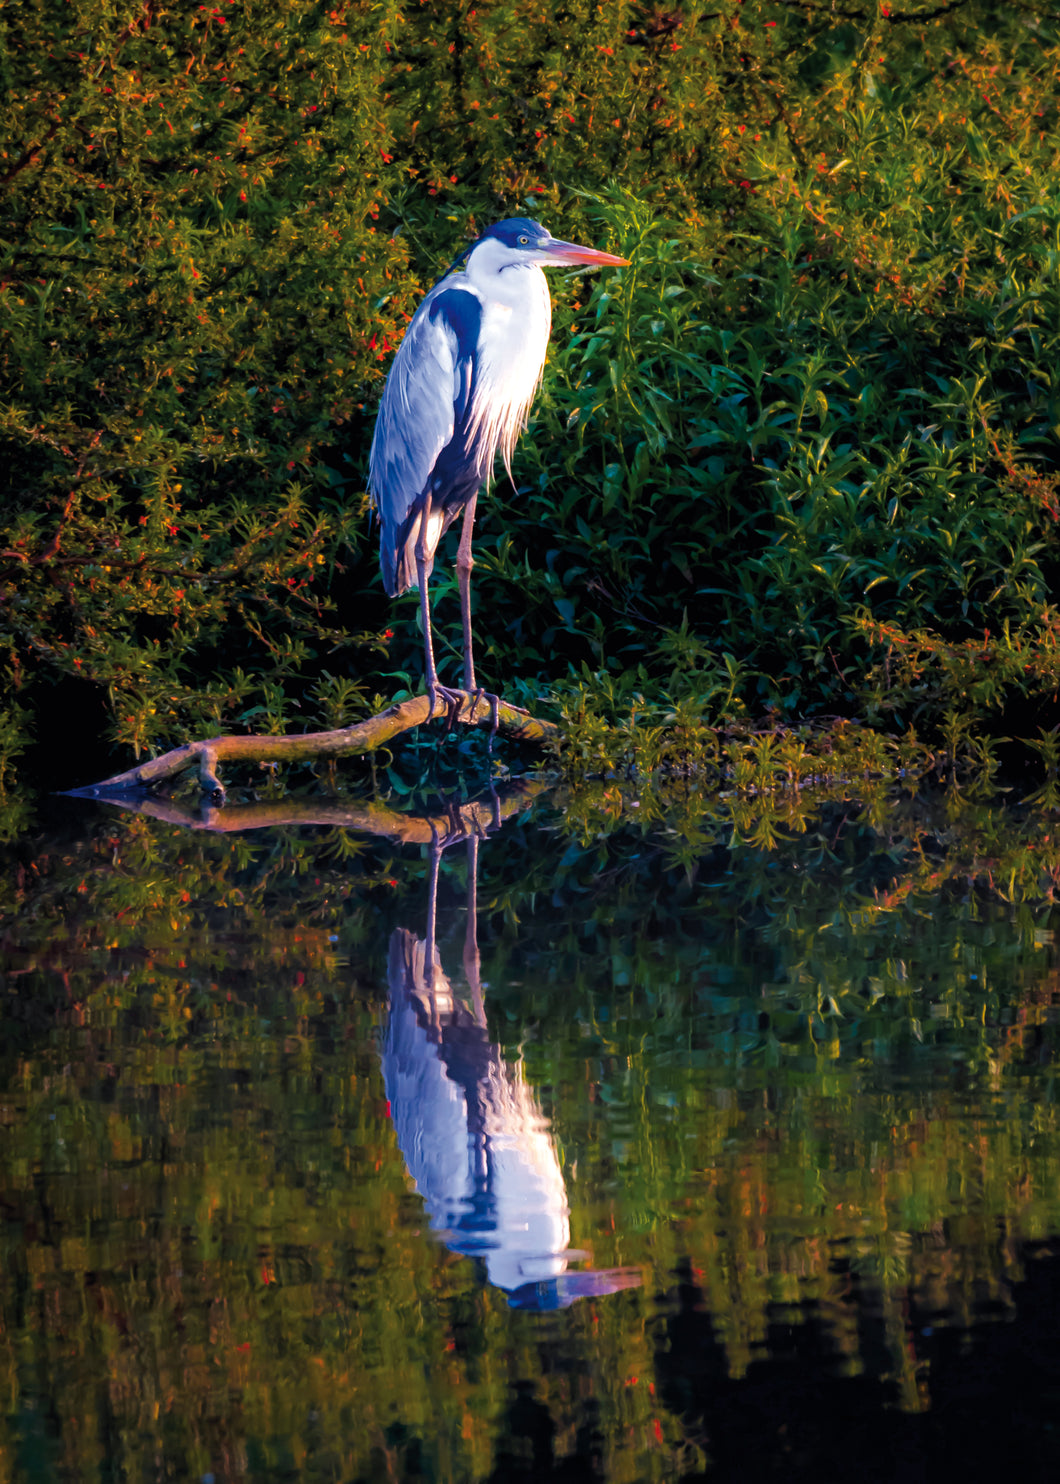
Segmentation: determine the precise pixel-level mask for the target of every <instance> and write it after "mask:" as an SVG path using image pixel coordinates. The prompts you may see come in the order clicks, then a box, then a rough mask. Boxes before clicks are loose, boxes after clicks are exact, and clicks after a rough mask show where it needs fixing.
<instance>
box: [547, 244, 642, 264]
mask: <svg viewBox="0 0 1060 1484" xmlns="http://www.w3.org/2000/svg"><path fill="white" fill-rule="evenodd" d="M540 251H541V254H542V257H543V258H545V255H546V254H547V259H546V262H548V263H557V264H559V263H586V264H588V265H589V266H590V267H593V268H624V267H625V266H626V265H627V263H628V262H629V259H628V258H616V257H615V255H614V253H610V252H599V251H597V249H596V248H595V247H579V246H578V244H577V243H576V242H560V241H558V240H556V239H554V240H553V241H552V242H548V243H546V244H545V245H544V247H542V248H541V249H540Z"/></svg>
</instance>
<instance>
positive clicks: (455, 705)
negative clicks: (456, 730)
mask: <svg viewBox="0 0 1060 1484" xmlns="http://www.w3.org/2000/svg"><path fill="white" fill-rule="evenodd" d="M427 699H428V701H430V703H431V709H430V711H429V712H428V714H427V720H428V721H433V720H434V714H435V712H436V711H437V709H438V702H439V701H441V703H442V709H443V710H444V711H445V714H446V723H447V725H446V730H447V731H451V730H452V727H453V725H454V723H455V722H456V719H457V717H458V716H459V715H460V712H461V711H462V710H463V708H464V706H465V705H466V703H467V700H468V694H467V691H466V690H450V688H449V687H448V686H447V685H440V684H439V683H438V682H437V681H436V682H435V683H434V684H433V685H432V684H431V683H430V681H428V682H427Z"/></svg>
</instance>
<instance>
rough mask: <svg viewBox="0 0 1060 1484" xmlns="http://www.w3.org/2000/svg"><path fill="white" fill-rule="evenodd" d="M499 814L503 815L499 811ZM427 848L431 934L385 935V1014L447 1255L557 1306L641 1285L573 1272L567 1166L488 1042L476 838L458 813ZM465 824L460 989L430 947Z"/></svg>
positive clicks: (401, 1105) (395, 1102)
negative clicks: (444, 867) (449, 855)
mask: <svg viewBox="0 0 1060 1484" xmlns="http://www.w3.org/2000/svg"><path fill="white" fill-rule="evenodd" d="M497 823H499V818H498V819H497ZM454 826H455V828H454V831H453V833H451V834H449V835H448V836H446V837H444V838H442V837H439V836H436V837H435V839H434V841H433V843H432V846H431V853H430V876H429V889H428V906H427V932H426V936H425V937H424V938H419V937H417V936H416V935H415V934H414V933H411V932H409V931H407V930H406V929H405V928H398V929H397V930H396V931H395V932H394V933H393V935H392V937H391V939H390V958H389V966H388V981H389V988H390V1014H389V1018H388V1021H387V1028H386V1035H385V1039H384V1044H383V1058H382V1059H383V1078H384V1081H385V1084H386V1093H387V1098H388V1099H389V1104H390V1114H391V1118H392V1119H393V1123H394V1131H395V1133H396V1134H397V1140H398V1144H399V1146H400V1148H401V1152H402V1154H403V1155H404V1158H405V1163H406V1165H407V1166H408V1171H409V1174H410V1175H411V1177H412V1179H413V1180H414V1181H415V1184H416V1189H417V1190H418V1191H419V1193H420V1195H421V1196H422V1197H423V1201H424V1204H425V1206H426V1208H427V1214H428V1217H429V1220H430V1225H431V1229H432V1230H433V1231H434V1232H435V1233H436V1234H437V1235H438V1236H439V1237H440V1238H441V1240H442V1241H444V1242H445V1244H446V1246H447V1247H449V1248H450V1249H451V1250H452V1251H453V1252H459V1253H463V1254H465V1255H467V1256H471V1257H477V1258H480V1259H482V1261H483V1262H484V1264H485V1268H486V1273H487V1275H488V1278H489V1281H490V1282H491V1283H492V1284H494V1285H495V1286H496V1287H497V1288H500V1289H502V1290H503V1291H504V1292H505V1293H506V1294H507V1296H508V1302H509V1304H510V1305H512V1307H514V1308H524V1309H562V1308H566V1307H567V1306H568V1305H570V1304H572V1303H574V1302H575V1300H576V1299H579V1298H585V1297H588V1296H593V1295H601V1294H607V1293H615V1292H617V1291H618V1290H619V1289H622V1288H633V1287H636V1286H637V1285H638V1284H639V1283H640V1273H639V1272H638V1270H637V1269H635V1268H608V1269H603V1270H593V1269H588V1270H583V1271H571V1270H570V1264H571V1263H572V1262H573V1261H576V1260H577V1259H579V1258H582V1257H584V1256H585V1254H584V1253H579V1252H576V1251H574V1250H572V1249H571V1248H570V1246H569V1242H570V1221H569V1208H568V1205H567V1190H566V1186H565V1184H564V1180H563V1173H562V1171H561V1169H560V1166H559V1160H558V1159H557V1156H556V1149H555V1146H554V1144H553V1142H552V1137H551V1134H550V1132H549V1125H548V1120H547V1119H546V1118H545V1116H544V1114H543V1113H542V1111H541V1108H540V1106H539V1104H538V1101H537V1099H536V1097H535V1096H534V1093H533V1090H532V1088H531V1087H530V1086H529V1085H528V1084H527V1082H526V1079H525V1076H524V1072H523V1067H522V1064H521V1063H520V1062H518V1061H512V1060H510V1059H508V1058H507V1057H505V1056H504V1054H503V1053H502V1051H501V1049H500V1047H499V1046H498V1045H496V1043H494V1042H492V1041H491V1040H490V1036H489V1030H488V1028H487V1024H486V1010H485V1004H484V1001H483V994H482V982H481V978H480V970H479V951H478V940H477V932H476V907H477V899H476V893H477V873H478V847H479V835H478V833H477V832H476V826H475V823H474V821H471V820H469V819H468V818H467V817H466V816H465V817H464V818H463V819H461V818H460V817H459V814H458V815H457V816H456V817H455V818H454ZM464 828H467V829H468V833H467V850H468V903H467V929H466V934H465V939H464V954H463V970H464V980H465V992H464V993H462V994H461V993H458V992H457V991H456V990H455V989H454V987H453V981H452V980H451V979H450V978H449V976H448V975H447V974H446V973H445V972H444V971H443V969H442V966H441V962H440V958H439V954H438V950H437V944H436V931H435V929H436V914H437V899H438V875H439V869H440V865H441V859H442V853H443V851H444V850H445V849H446V848H447V847H448V846H449V845H451V844H452V843H453V842H454V839H457V838H463V830H464Z"/></svg>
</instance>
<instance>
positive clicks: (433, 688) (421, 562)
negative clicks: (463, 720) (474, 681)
mask: <svg viewBox="0 0 1060 1484" xmlns="http://www.w3.org/2000/svg"><path fill="white" fill-rule="evenodd" d="M430 513H431V496H430V493H429V492H428V493H427V494H425V495H424V497H423V511H422V513H421V515H420V534H419V536H418V537H417V538H416V577H417V579H418V581H419V587H420V614H421V616H422V619H423V658H424V663H425V664H426V667H427V699H428V700H429V701H430V703H431V710H430V716H433V715H434V708H435V706H436V705H437V703H438V699H439V697H440V698H441V700H442V701H443V702H444V704H445V705H446V706H447V707H448V708H449V713H450V720H451V721H452V720H453V719H455V717H456V715H457V713H458V712H459V710H460V707H461V705H462V703H463V697H462V696H461V695H460V692H459V691H453V690H449V688H448V687H447V686H444V685H442V683H441V681H440V680H439V679H438V671H437V669H436V668H435V664H434V638H433V635H432V633H431V600H430V593H429V578H428V576H427V521H428V518H429V516H430ZM428 720H430V717H428Z"/></svg>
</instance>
